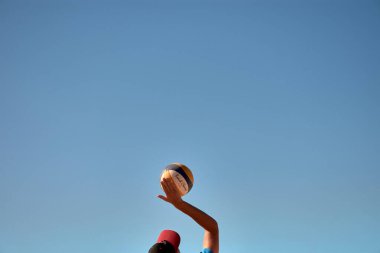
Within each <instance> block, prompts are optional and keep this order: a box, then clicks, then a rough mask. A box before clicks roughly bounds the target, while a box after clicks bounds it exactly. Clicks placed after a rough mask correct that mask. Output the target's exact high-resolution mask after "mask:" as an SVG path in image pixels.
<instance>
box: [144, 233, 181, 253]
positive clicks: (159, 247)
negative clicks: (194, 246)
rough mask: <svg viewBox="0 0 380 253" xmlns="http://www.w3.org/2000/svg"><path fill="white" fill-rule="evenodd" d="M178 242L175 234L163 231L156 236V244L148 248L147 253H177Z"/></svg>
mask: <svg viewBox="0 0 380 253" xmlns="http://www.w3.org/2000/svg"><path fill="white" fill-rule="evenodd" d="M180 242H181V237H180V236H179V234H178V233H177V232H175V231H173V230H163V231H162V232H161V233H160V235H159V236H158V239H157V242H156V243H155V244H154V245H153V246H152V247H150V249H149V253H179V249H178V246H179V244H180Z"/></svg>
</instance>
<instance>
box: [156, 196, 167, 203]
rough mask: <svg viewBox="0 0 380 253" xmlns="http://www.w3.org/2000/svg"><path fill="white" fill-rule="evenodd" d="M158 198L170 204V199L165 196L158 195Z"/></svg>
mask: <svg viewBox="0 0 380 253" xmlns="http://www.w3.org/2000/svg"><path fill="white" fill-rule="evenodd" d="M157 197H158V198H160V199H162V200H164V201H166V202H169V200H168V198H167V197H165V196H162V195H158V196H157Z"/></svg>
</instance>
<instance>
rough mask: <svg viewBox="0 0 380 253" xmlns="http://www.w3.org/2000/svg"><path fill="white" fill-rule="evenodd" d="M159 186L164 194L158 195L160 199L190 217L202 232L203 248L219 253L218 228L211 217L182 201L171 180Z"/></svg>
mask: <svg viewBox="0 0 380 253" xmlns="http://www.w3.org/2000/svg"><path fill="white" fill-rule="evenodd" d="M161 186H162V188H163V189H164V192H165V194H166V197H165V196H162V195H159V196H158V197H159V198H160V199H163V200H164V201H166V202H168V203H171V204H172V205H173V206H174V207H176V208H177V209H178V210H180V211H181V212H183V213H185V214H187V215H188V216H190V217H191V218H192V219H193V220H194V221H195V222H196V223H198V224H199V225H200V226H201V227H202V228H203V229H204V230H205V232H204V238H203V247H204V248H209V249H211V250H212V252H213V253H219V228H218V223H217V222H216V220H214V219H213V218H212V217H211V216H209V215H208V214H206V213H205V212H203V211H202V210H200V209H198V208H196V207H195V206H193V205H191V204H189V203H187V202H186V201H183V200H182V198H181V196H180V195H179V193H178V192H177V191H176V190H175V186H174V185H173V182H172V181H171V180H167V179H164V180H163V181H161Z"/></svg>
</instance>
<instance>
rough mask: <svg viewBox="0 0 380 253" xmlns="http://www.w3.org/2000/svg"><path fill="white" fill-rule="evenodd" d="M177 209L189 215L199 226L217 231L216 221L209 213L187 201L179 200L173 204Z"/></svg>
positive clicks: (212, 231)
mask: <svg viewBox="0 0 380 253" xmlns="http://www.w3.org/2000/svg"><path fill="white" fill-rule="evenodd" d="M173 205H174V206H175V207H176V208H177V209H178V210H180V211H181V212H183V213H185V214H187V215H188V216H190V217H191V218H192V219H193V220H194V221H195V222H197V223H198V224H199V225H200V226H201V227H203V228H204V229H205V230H207V231H209V232H211V233H218V223H217V222H216V220H214V219H213V218H212V217H211V216H210V215H208V214H206V213H205V212H203V211H202V210H200V209H198V208H196V207H195V206H193V205H191V204H189V203H187V202H186V201H183V200H181V201H179V202H178V203H175V204H173Z"/></svg>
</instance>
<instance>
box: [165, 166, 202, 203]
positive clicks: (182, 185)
mask: <svg viewBox="0 0 380 253" xmlns="http://www.w3.org/2000/svg"><path fill="white" fill-rule="evenodd" d="M164 178H166V179H169V180H172V181H173V182H174V185H175V186H176V188H177V190H178V192H179V193H180V195H181V196H184V195H186V194H187V193H188V192H189V191H190V190H191V188H192V187H193V183H194V177H193V173H192V172H191V170H190V169H189V168H188V167H186V166H185V165H183V164H181V163H171V164H169V165H167V166H166V167H165V169H164V170H163V172H162V174H161V181H162V180H163V179H164Z"/></svg>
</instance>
